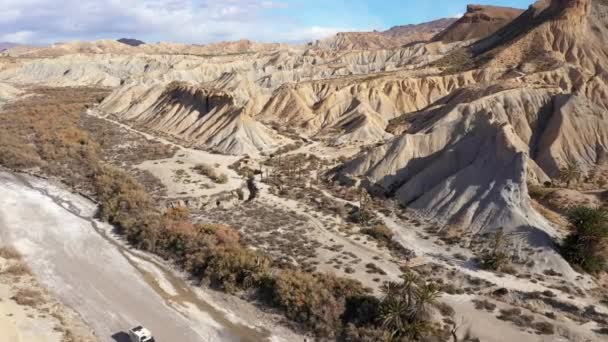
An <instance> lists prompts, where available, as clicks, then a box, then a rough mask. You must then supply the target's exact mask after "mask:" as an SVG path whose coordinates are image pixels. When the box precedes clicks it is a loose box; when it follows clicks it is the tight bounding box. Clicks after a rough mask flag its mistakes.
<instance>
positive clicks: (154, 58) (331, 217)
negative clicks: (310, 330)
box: [0, 0, 608, 342]
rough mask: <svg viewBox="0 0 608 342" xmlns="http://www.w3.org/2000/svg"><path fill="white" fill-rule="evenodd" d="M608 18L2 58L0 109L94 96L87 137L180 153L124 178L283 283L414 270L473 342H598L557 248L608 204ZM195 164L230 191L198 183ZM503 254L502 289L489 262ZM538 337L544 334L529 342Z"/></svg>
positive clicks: (605, 313)
mask: <svg viewBox="0 0 608 342" xmlns="http://www.w3.org/2000/svg"><path fill="white" fill-rule="evenodd" d="M607 18H608V1H606V0H543V1H538V2H536V3H535V4H533V5H532V6H530V7H529V8H528V9H527V10H525V11H521V10H517V9H512V8H504V7H493V6H485V5H484V6H480V5H470V6H469V7H468V8H467V13H466V14H465V15H464V16H463V17H462V18H460V19H440V20H437V21H434V22H431V23H425V24H420V25H405V26H398V27H394V28H392V29H390V30H388V31H384V32H345V33H340V34H337V35H335V36H333V37H329V38H327V39H323V40H320V41H317V42H314V43H311V44H309V45H305V46H294V45H286V44H280V43H276V44H271V43H256V42H251V41H248V40H241V41H236V42H223V43H215V44H209V45H183V44H173V43H158V44H143V45H138V46H130V45H129V44H124V43H121V42H118V41H114V40H105V41H93V42H67V43H59V44H55V45H52V46H50V47H43V48H25V47H15V48H12V49H9V50H8V51H5V52H4V53H3V54H2V57H0V106H1V105H3V103H10V102H12V101H15V99H18V98H20V97H22V95H24V94H27V92H28V90H29V89H31V88H32V86H43V87H44V86H49V87H61V88H66V89H68V90H69V91H71V90H72V89H73V88H71V87H75V88H81V87H92V86H95V87H102V88H104V89H105V90H107V91H108V93H109V95H108V96H107V97H105V99H103V101H101V102H100V103H99V104H94V105H91V106H90V107H88V108H89V110H88V111H87V113H86V114H88V115H87V118H88V119H89V120H92V121H93V122H94V123H96V126H94V129H93V130H92V132H91V133H93V134H98V135H101V136H102V137H103V138H104V139H105V138H106V137H107V139H108V140H110V138H112V137H114V139H116V141H114V142H118V143H116V145H117V146H116V148H117V149H118V148H119V147H120V148H123V149H130V148H131V146H130V145H129V144H128V143H127V142H125V143H124V144H123V141H122V139H123V137H122V134H124V135H125V136H126V135H127V134H126V133H127V132H128V133H132V134H133V135H135V136H138V137H139V135H142V136H147V135H148V134H150V135H152V136H153V137H154V138H158V139H159V140H162V142H163V143H166V144H167V145H171V147H175V148H179V149H180V152H179V153H178V154H177V155H175V156H173V157H168V156H166V155H162V156H159V158H161V157H162V159H159V160H156V159H154V160H145V161H144V162H142V163H139V164H137V165H132V166H133V168H134V169H137V172H138V173H139V172H140V171H141V172H142V173H145V172H148V173H150V174H147V173H146V174H144V176H143V177H156V178H158V182H160V183H161V185H162V186H163V187H166V188H167V189H168V191H167V194H165V195H163V194H161V195H159V198H161V200H162V203H163V205H166V207H171V208H172V207H175V206H179V207H182V206H183V207H188V208H189V209H191V210H192V212H193V213H194V215H197V216H196V218H197V219H200V220H201V221H204V222H207V221H209V222H213V223H216V222H220V223H222V224H224V223H227V222H228V223H229V224H232V225H235V226H238V227H240V228H241V229H242V231H241V232H242V233H243V234H242V237H241V238H242V239H243V240H245V239H249V240H248V241H247V243H250V244H251V245H252V246H254V247H255V249H256V250H258V249H259V250H261V251H264V252H269V253H270V255H272V257H273V258H277V260H280V262H281V263H282V264H283V263H284V264H289V265H294V266H295V265H297V266H302V265H306V266H307V267H310V269H311V270H322V271H330V272H337V273H338V274H340V275H344V276H347V277H351V278H353V279H355V278H356V279H362V281H363V282H364V284H365V286H369V287H370V288H371V289H372V291H375V292H374V294H379V293H380V290H381V288H382V283H383V281H385V280H394V279H399V276H400V275H402V270H403V269H404V268H407V267H410V268H412V269H414V268H416V269H421V270H422V271H421V273H424V274H426V275H430V276H432V277H435V276H436V278H438V279H440V280H441V284H442V289H443V290H445V292H446V293H449V295H445V296H444V297H442V299H445V300H446V301H450V304H453V305H454V307H455V310H456V311H457V313H458V315H457V316H454V317H450V318H449V319H450V320H452V319H453V321H454V322H455V321H459V319H460V318H462V321H463V322H464V321H465V319H468V320H473V321H475V322H473V323H471V322H468V323H466V325H469V326H474V327H475V326H477V329H473V330H474V333H475V335H476V336H480V340H488V341H501V340H504V339H505V338H506V337H505V336H506V335H504V336H503V334H502V333H503V331H507V332H509V333H510V334H511V335H509V336H516V337H514V338H511V339H512V340H521V341H522V342H528V341H538V339H539V338H540V339H546V340H553V339H559V338H562V339H564V340H572V341H588V340H592V341H594V340H598V341H599V340H602V339H601V337H603V336H599V335H600V334H601V331H603V330H601V329H603V326H605V325H606V323H605V322H608V318H607V317H608V309H606V307H605V306H601V305H599V304H598V302H599V301H600V300H599V299H598V298H599V296H600V295H601V296H604V292H605V291H604V289H605V288H602V287H601V282H602V281H603V280H601V279H600V280H598V279H596V278H593V277H592V276H590V275H585V274H584V273H582V272H581V271H580V269H577V268H576V267H573V266H572V265H576V264H575V263H572V265H571V264H569V263H568V262H567V261H566V258H565V257H564V254H563V253H562V250H560V249H559V248H558V243H560V242H562V241H563V240H564V237H565V236H567V235H568V234H569V233H570V232H571V227H570V226H568V224H567V223H564V222H567V219H568V217H567V215H566V213H567V212H568V210H569V209H570V208H571V207H569V206H570V205H573V204H580V203H582V204H587V205H588V204H590V203H591V204H593V205H596V204H598V203H602V202H605V200H606V191H605V185H606V182H607V179H608V163H607V160H608V159H607V158H606V157H607V155H608V73H607V72H606V65H608V48H607V47H606V46H607V45H606V43H607V42H608V19H607ZM92 117H94V119H93V118H92ZM102 119H105V120H102ZM84 121H85V123H86V122H87V121H86V120H84ZM100 122H102V123H100ZM106 123H109V124H111V125H116V126H118V127H120V128H121V129H123V130H121V131H120V132H122V133H119V134H114V135H109V134H107V133H108V132H105V131H104V130H102V129H100V127H101V126H103V124H106ZM147 138H150V136H147ZM139 140H146V141H144V142H141V144H146V143H150V142H149V141H147V140H148V139H139ZM134 141H135V140H134ZM139 143H140V142H138V144H139ZM156 143H158V144H160V143H159V142H156ZM106 144H108V143H106ZM122 145H124V146H122ZM125 146H126V147H125ZM112 147H115V146H112ZM138 161H140V160H138ZM201 164H208V165H207V167H208V169H209V170H214V172H218V173H220V172H221V173H224V174H225V177H226V178H227V179H228V182H227V183H224V184H222V185H221V186H220V185H219V184H212V183H210V182H207V181H209V180H210V179H211V177H208V175H205V174H201V173H200V172H199V173H197V172H196V168H197V166H198V167H199V169H200V170H203V169H205V168H204V167H203V166H204V165H201ZM569 169H570V170H569ZM565 171H571V174H570V176H572V179H568V180H566V179H565V177H564V173H565ZM139 176H141V174H140V175H139ZM566 176H567V175H566ZM251 177H253V178H251ZM207 178H209V179H207ZM244 178H247V179H248V180H249V181H243V179H244ZM147 179H149V178H147ZM571 181H572V182H573V183H577V185H578V186H579V187H572V188H571V187H570V185H569V183H570V182H571ZM158 182H157V183H158ZM194 182H197V183H194ZM150 183H154V182H152V181H151V182H150ZM251 183H253V186H252V184H251ZM256 184H257V185H258V186H259V187H258V188H255V186H256ZM602 184H603V185H602ZM151 186H158V187H161V186H160V185H158V184H151ZM239 186H240V187H239ZM192 187H194V188H192ZM252 189H253V190H252ZM161 190H162V189H161ZM159 193H162V191H159ZM239 193H240V195H239ZM247 193H249V194H250V195H251V196H252V199H251V201H244V200H243V196H244V195H245V194H247ZM368 195H369V196H368ZM255 196H258V197H257V198H254V197H255ZM563 197H567V199H568V201H567V202H568V204H567V206H566V205H562V204H560V205H557V204H555V202H556V201H557V199H560V198H563ZM283 211H284V213H283ZM366 214H369V217H368V216H367V215H366ZM296 221H298V222H296ZM292 223H293V225H292ZM252 227H253V228H252ZM499 232H501V233H504V235H502V234H499ZM498 237H501V238H502V239H504V241H502V243H504V251H505V254H506V255H507V257H508V258H509V260H510V262H509V263H508V266H509V267H510V268H506V270H499V268H491V267H487V266H486V265H485V264H484V263H483V260H482V259H483V257H484V256H485V255H487V253H488V251H490V250H492V248H493V247H492V244H493V243H494V244H495V245H498V242H495V240H494V238H496V239H498ZM304 240H305V241H307V242H306V244H302V245H297V243H300V242H301V241H304ZM302 246H303V247H302ZM312 246H317V247H318V246H320V247H318V248H317V247H312ZM301 247H302V248H301ZM494 249H495V250H498V247H496V248H494ZM298 253H300V254H298ZM484 253H486V254H484ZM311 254H313V255H312V256H311ZM302 255H304V256H302ZM349 257H350V258H351V260H350V261H349V260H348V258H349ZM343 260H344V262H343ZM359 264H360V265H359ZM482 268H483V269H482ZM442 272H443V273H442ZM353 274H354V275H353ZM311 279H312V280H311V282H315V281H316V280H315V279H316V278H314V277H312V278H311ZM446 279H449V281H446ZM452 280H454V281H453V284H452ZM288 287H289V286H288ZM461 288H462V289H461ZM315 289H316V288H315ZM463 291H464V292H463ZM602 291H603V292H602ZM313 292H314V291H313ZM317 292H318V291H317ZM598 292H600V295H598V294H597V293H598ZM482 298H483V300H485V301H486V302H485V303H484V302H479V303H478V302H475V301H474V300H478V299H479V300H481V299H482ZM602 298H603V297H602ZM604 300H605V299H604ZM471 302H473V304H471ZM339 304H340V305H342V304H343V303H339ZM596 304H597V305H596ZM340 305H338V306H340ZM492 305H494V307H493V306H492ZM480 306H482V307H484V308H483V310H482V309H479V307H480ZM509 308H510V309H513V308H516V309H518V310H519V309H521V310H520V314H521V315H520V314H516V311H513V310H511V311H507V309H509ZM596 310H597V311H596ZM321 311H323V310H321ZM512 311H513V312H515V313H513V312H512ZM323 312H325V311H323ZM509 315H515V317H511V316H509ZM507 316H508V317H507ZM315 317H316V316H315ZM531 317H534V318H535V319H536V320H537V321H538V322H540V321H542V322H550V324H551V328H550V329H549V327H548V326H547V325H541V326H536V328H535V326H522V324H527V323H525V322H528V321H529V320H531ZM552 317H553V318H552ZM503 318H504V319H503ZM509 318H510V319H512V322H513V323H511V322H508V320H509ZM340 319H341V318H340ZM340 319H338V320H340ZM446 319H447V318H446ZM477 321H479V322H481V323H479V322H477ZM591 321H594V322H591ZM340 322H341V321H340ZM445 322H450V321H447V320H446V321H445ZM522 322H523V323H522ZM457 324H458V323H457ZM463 324H465V323H463ZM488 324H490V325H488ZM479 326H481V328H479ZM487 326H491V327H492V329H487ZM495 326H496V327H498V328H497V329H493V328H494V327H495ZM554 326H555V329H553V327H554ZM509 327H510V328H509ZM451 328H452V327H448V329H451ZM467 328H468V326H465V327H464V329H462V330H466V329H467ZM533 328H534V329H533ZM454 329H456V326H455V327H454ZM490 330H491V331H490ZM537 330H543V331H544V332H543V333H544V334H546V336H540V335H539V334H540V332H538V331H537ZM514 332H515V333H514ZM356 333H363V332H362V331H359V332H356ZM461 335H463V336H459V337H462V338H463V339H462V340H465V339H464V335H465V333H463V332H462V331H461ZM521 336H523V337H522V338H521V339H519V337H521ZM598 337H599V338H598ZM456 339H457V338H455V340H456ZM351 340H353V341H359V340H364V338H363V337H362V335H355V337H353V338H352V339H351ZM370 340H377V339H374V337H371V338H370Z"/></svg>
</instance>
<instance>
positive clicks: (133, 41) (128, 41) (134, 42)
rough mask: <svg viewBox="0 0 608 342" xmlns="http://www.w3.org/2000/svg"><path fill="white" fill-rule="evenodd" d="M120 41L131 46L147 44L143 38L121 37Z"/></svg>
mask: <svg viewBox="0 0 608 342" xmlns="http://www.w3.org/2000/svg"><path fill="white" fill-rule="evenodd" d="M118 42H120V43H123V44H127V45H130V46H140V45H144V44H146V43H145V42H142V41H141V40H138V39H133V38H120V39H119V40H118Z"/></svg>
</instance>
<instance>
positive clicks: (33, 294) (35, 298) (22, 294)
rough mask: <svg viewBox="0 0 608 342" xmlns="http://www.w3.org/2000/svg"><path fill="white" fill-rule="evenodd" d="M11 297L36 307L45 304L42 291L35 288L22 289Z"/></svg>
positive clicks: (23, 304)
mask: <svg viewBox="0 0 608 342" xmlns="http://www.w3.org/2000/svg"><path fill="white" fill-rule="evenodd" d="M11 299H12V300H14V301H15V303H17V304H19V305H22V306H30V307H36V306H38V305H41V304H44V297H43V296H42V293H41V292H40V291H37V290H33V289H20V290H19V291H17V293H15V295H14V296H12V297H11Z"/></svg>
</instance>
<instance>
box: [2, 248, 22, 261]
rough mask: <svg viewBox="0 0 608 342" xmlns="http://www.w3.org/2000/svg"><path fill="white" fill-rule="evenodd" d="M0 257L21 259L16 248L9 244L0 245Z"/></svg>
mask: <svg viewBox="0 0 608 342" xmlns="http://www.w3.org/2000/svg"><path fill="white" fill-rule="evenodd" d="M0 258H3V259H9V260H10V259H21V254H19V252H17V250H16V249H14V248H13V247H9V246H4V247H0Z"/></svg>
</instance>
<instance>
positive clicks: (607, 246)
mask: <svg viewBox="0 0 608 342" xmlns="http://www.w3.org/2000/svg"><path fill="white" fill-rule="evenodd" d="M568 221H569V222H570V226H571V227H572V232H571V233H570V235H568V236H567V237H566V239H565V240H564V242H563V243H562V246H561V251H562V254H563V256H564V258H565V259H566V260H568V261H569V262H570V263H571V264H574V265H577V266H579V267H581V268H582V269H584V270H585V271H587V272H590V273H597V272H600V271H602V270H604V269H605V267H606V265H607V264H608V260H607V257H606V254H607V251H608V212H607V211H606V210H604V209H601V208H589V207H584V206H580V207H576V208H574V209H572V210H571V211H570V212H569V213H568Z"/></svg>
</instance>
